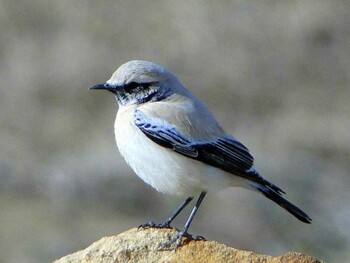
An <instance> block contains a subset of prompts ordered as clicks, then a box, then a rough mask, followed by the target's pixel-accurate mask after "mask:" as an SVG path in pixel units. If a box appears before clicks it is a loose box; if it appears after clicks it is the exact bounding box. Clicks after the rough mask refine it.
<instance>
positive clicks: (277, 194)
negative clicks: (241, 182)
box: [252, 179, 312, 224]
mask: <svg viewBox="0 0 350 263" xmlns="http://www.w3.org/2000/svg"><path fill="white" fill-rule="evenodd" d="M264 182H266V183H264ZM264 182H262V183H254V184H253V185H252V186H253V188H254V189H256V190H257V191H258V192H260V193H262V194H263V195H264V196H266V197H267V198H268V199H270V200H272V201H274V202H275V203H276V204H278V205H279V206H280V207H282V208H284V209H286V210H287V211H288V212H289V213H291V214H292V215H293V216H295V217H296V218H298V219H299V220H300V221H302V222H304V223H307V224H310V223H311V221H312V219H311V218H310V217H309V216H308V215H307V214H306V213H305V212H304V211H302V210H301V209H300V208H298V207H296V206H295V205H293V204H292V203H291V202H289V201H287V200H286V199H284V198H283V197H282V194H283V193H284V192H283V191H282V190H281V189H280V188H278V187H277V186H275V185H274V184H272V183H270V182H268V181H266V180H265V179H264Z"/></svg>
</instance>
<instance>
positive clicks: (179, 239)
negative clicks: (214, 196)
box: [160, 192, 207, 250]
mask: <svg viewBox="0 0 350 263" xmlns="http://www.w3.org/2000/svg"><path fill="white" fill-rule="evenodd" d="M206 194H207V193H206V192H202V193H201V194H200V195H199V197H198V199H197V202H196V204H195V206H194V207H193V210H192V212H191V214H190V216H189V218H188V219H187V222H186V224H185V227H184V229H183V230H182V231H179V232H178V233H177V235H176V236H175V237H174V238H173V239H171V240H170V241H169V242H166V243H164V244H161V245H160V248H165V247H169V246H170V245H171V244H173V243H176V244H175V250H177V249H178V248H179V246H180V245H181V243H182V238H183V237H187V238H189V239H194V240H203V239H205V238H204V237H202V236H192V235H190V234H188V232H187V231H188V228H189V227H190V225H191V223H192V221H193V218H194V216H195V215H196V213H197V211H198V208H199V206H200V205H201V203H202V201H203V199H204V197H205V195H206Z"/></svg>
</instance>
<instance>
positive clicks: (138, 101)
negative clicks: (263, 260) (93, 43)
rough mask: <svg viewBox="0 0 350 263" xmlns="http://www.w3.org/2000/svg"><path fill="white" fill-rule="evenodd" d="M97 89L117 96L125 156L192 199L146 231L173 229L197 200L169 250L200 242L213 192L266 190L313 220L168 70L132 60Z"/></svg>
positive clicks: (145, 174) (166, 189)
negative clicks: (199, 221) (196, 221)
mask: <svg viewBox="0 0 350 263" xmlns="http://www.w3.org/2000/svg"><path fill="white" fill-rule="evenodd" d="M91 89H95V90H98V89H101V90H108V91H110V92H112V93H113V94H114V96H115V98H116V100H117V102H118V104H119V110H118V113H117V117H116V120H115V126H114V129H115V138H116V141H117V145H118V148H119V151H120V153H121V155H122V156H123V157H124V158H125V160H126V161H127V163H128V164H129V165H130V166H131V168H132V169H133V170H134V172H135V173H136V174H137V175H138V176H139V177H140V178H141V179H142V180H143V181H145V182H146V183H147V184H149V185H151V186H152V187H154V188H155V189H156V190H158V191H160V192H162V193H166V194H181V195H186V196H188V198H187V199H186V201H185V202H184V203H183V204H182V205H181V206H180V207H179V208H178V210H176V212H175V213H174V214H173V215H172V216H171V217H170V218H169V219H168V220H167V221H166V222H164V223H162V224H156V223H153V222H150V223H146V224H143V225H141V227H156V228H170V227H171V226H170V224H171V222H172V221H173V220H174V218H175V217H176V216H177V215H178V214H179V213H180V212H181V211H182V209H183V208H184V207H185V206H186V205H187V204H188V203H189V202H190V201H191V200H192V199H193V196H195V195H199V198H198V200H197V202H196V204H195V206H194V208H193V210H192V213H191V215H190V217H189V218H188V220H187V222H186V224H185V227H184V229H183V230H182V231H178V232H177V235H176V237H175V238H174V239H172V240H171V241H170V242H168V243H167V244H163V245H164V246H170V245H171V244H172V243H176V244H175V248H176V249H177V248H178V247H179V246H180V245H181V242H182V238H183V237H184V236H185V237H190V238H194V239H200V238H202V237H200V236H198V237H194V236H191V235H189V234H188V232H187V231H188V228H189V226H190V224H191V222H192V220H193V217H194V216H195V214H196V212H197V210H198V207H199V206H200V204H201V202H202V200H203V199H204V197H205V195H206V193H207V191H216V190H220V189H225V188H228V187H237V186H238V187H244V188H248V189H250V190H255V191H258V192H260V193H262V194H263V195H264V196H266V197H267V198H269V199H270V200H272V201H274V202H275V203H277V204H278V205H279V206H281V207H283V208H284V209H286V210H287V211H288V212H289V213H291V214H292V215H294V216H295V217H296V218H298V219H299V220H300V221H302V222H304V223H311V218H310V217H309V216H308V215H307V214H306V213H304V212H303V211H302V210H301V209H299V208H298V207H296V206H295V205H293V204H292V203H290V202H289V201H287V200H286V199H284V198H283V197H282V195H283V194H284V193H285V192H284V191H283V190H282V189H280V188H279V187H277V186H276V185H274V184H272V183H270V182H269V181H267V180H265V179H264V178H263V177H262V176H261V175H260V174H259V173H258V172H257V170H255V168H254V159H253V156H252V155H251V154H250V152H249V150H248V149H247V148H246V147H245V146H244V145H243V144H242V143H240V142H239V141H238V140H237V139H236V138H235V137H233V136H231V135H229V134H227V133H225V131H224V130H223V129H222V128H221V127H220V125H219V124H218V122H217V121H216V119H215V117H214V116H213V114H212V113H211V112H210V111H209V109H208V108H207V107H206V106H205V105H204V104H203V103H202V102H201V101H200V100H199V99H198V98H197V97H195V96H194V95H193V94H192V93H191V92H190V91H189V90H188V89H186V88H185V87H184V86H183V85H182V84H181V83H180V81H179V80H178V79H177V78H176V76H175V75H174V74H172V73H171V72H170V71H168V70H167V69H165V68H163V67H161V66H159V65H157V64H154V63H151V62H148V61H140V60H133V61H129V62H127V63H125V64H123V65H122V66H120V67H119V68H118V69H117V71H116V72H115V73H114V74H113V76H112V77H111V79H109V80H108V81H107V82H105V83H103V84H98V85H95V86H93V87H91Z"/></svg>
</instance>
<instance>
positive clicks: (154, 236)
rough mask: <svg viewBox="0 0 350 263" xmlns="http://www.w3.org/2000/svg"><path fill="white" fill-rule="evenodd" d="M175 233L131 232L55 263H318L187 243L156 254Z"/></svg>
mask: <svg viewBox="0 0 350 263" xmlns="http://www.w3.org/2000/svg"><path fill="white" fill-rule="evenodd" d="M174 235H175V231H173V230H170V229H169V230H168V229H162V230H160V229H140V230H138V229H136V228H133V229H131V230H128V231H126V232H124V233H121V234H119V235H118V236H111V237H104V238H102V239H100V240H99V241H96V242H95V243H93V244H92V245H90V246H89V247H87V248H86V249H84V250H81V251H78V252H76V253H73V254H70V255H68V256H65V257H63V258H61V259H59V260H57V261H55V263H63V262H71V263H77V262H79V263H82V262H99V263H100V262H103V263H112V262H113V263H123V262H141V263H142V262H147V263H148V262H184V263H186V262H208V263H211V262H213V263H214V262H215V263H220V262H223V263H224V262H225V263H227V262H243V263H248V262H249V263H254V262H259V263H268V262H269V263H270V262H271V263H277V262H281V263H282V262H283V263H292V262H293V263H317V262H322V261H319V260H317V259H316V258H312V257H310V256H307V255H303V254H299V253H295V252H292V253H286V254H284V255H282V256H279V257H271V256H266V255H259V254H256V253H253V252H249V251H242V250H237V249H234V248H231V247H227V246H225V245H223V244H219V243H217V242H214V241H189V240H185V241H184V243H183V245H182V246H181V247H180V248H179V249H178V250H177V251H176V252H175V251H170V250H159V249H158V245H159V244H160V243H164V242H166V241H167V240H169V239H171V237H173V236H174Z"/></svg>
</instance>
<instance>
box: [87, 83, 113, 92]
mask: <svg viewBox="0 0 350 263" xmlns="http://www.w3.org/2000/svg"><path fill="white" fill-rule="evenodd" d="M89 89H96V90H103V89H104V90H108V91H113V90H115V87H114V86H113V85H111V84H108V83H107V82H105V83H101V84H96V85H94V86H92V87H91V88H89Z"/></svg>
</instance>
